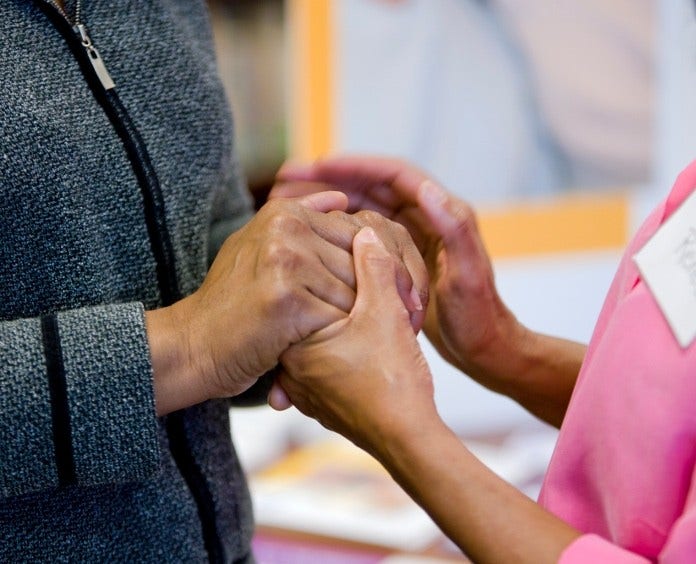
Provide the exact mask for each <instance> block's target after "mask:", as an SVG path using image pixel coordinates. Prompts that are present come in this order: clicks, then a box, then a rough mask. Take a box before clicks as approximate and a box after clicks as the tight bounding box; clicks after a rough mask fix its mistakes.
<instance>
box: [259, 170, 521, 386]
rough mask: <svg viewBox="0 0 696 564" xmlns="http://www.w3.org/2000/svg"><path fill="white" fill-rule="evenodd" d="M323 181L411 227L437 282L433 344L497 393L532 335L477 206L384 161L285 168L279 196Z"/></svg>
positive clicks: (351, 202)
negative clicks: (502, 285) (508, 291)
mask: <svg viewBox="0 0 696 564" xmlns="http://www.w3.org/2000/svg"><path fill="white" fill-rule="evenodd" d="M316 182H329V183H331V184H333V185H334V186H335V187H336V188H338V189H340V190H341V191H343V192H344V193H345V194H346V195H347V196H348V211H353V210H356V209H361V208H365V209H371V210H376V211H379V212H380V213H383V214H384V215H385V216H387V217H390V218H392V219H394V220H396V221H399V222H400V223H402V224H403V225H405V226H406V227H407V228H408V230H409V232H410V233H411V235H412V237H413V239H414V241H416V244H417V245H418V247H419V249H420V250H421V252H422V253H423V256H424V258H425V261H426V264H427V265H428V270H429V273H430V277H431V296H430V307H429V308H428V313H427V319H426V322H425V327H424V329H425V331H426V334H427V335H428V338H429V339H430V340H431V341H432V343H433V344H434V346H435V347H436V348H437V349H438V351H439V352H440V354H441V355H442V356H443V357H444V358H446V359H447V360H448V361H450V362H451V363H452V364H454V365H456V366H458V367H459V368H460V369H462V370H464V371H465V372H466V373H468V374H470V375H471V376H474V377H476V378H477V379H479V380H481V381H482V383H484V384H485V385H488V386H489V387H493V388H497V387H498V385H497V383H496V382H493V381H487V380H488V376H487V374H489V373H495V372H498V370H496V369H495V368H494V365H495V364H496V363H499V362H501V361H502V360H504V356H505V352H504V351H505V348H506V347H518V346H522V341H524V339H525V332H526V330H525V329H524V328H523V327H522V326H521V325H520V324H519V323H518V322H517V320H516V319H515V317H514V316H513V315H512V313H511V312H510V311H509V310H508V309H507V307H506V306H505V305H504V304H503V302H502V300H501V299H500V297H499V295H498V292H497V289H496V287H495V281H494V276H493V270H492V267H491V263H490V259H489V257H488V255H487V253H486V250H485V248H484V245H483V242H482V240H481V237H480V234H479V232H478V228H477V225H476V218H475V214H474V213H473V211H472V210H471V208H470V207H469V206H468V205H467V204H466V203H464V202H462V201H461V200H458V199H457V198H455V197H454V196H452V195H450V194H447V193H446V192H445V191H444V190H442V189H441V188H440V187H439V186H438V185H437V184H436V183H435V182H434V181H433V180H432V179H430V178H429V177H428V176H427V175H426V174H425V173H423V172H422V171H420V170H419V169H417V168H416V167H414V166H411V165H409V164H407V163H405V162H403V161H400V160H398V159H389V158H377V157H335V158H328V159H325V160H320V161H317V162H315V163H313V164H312V165H309V166H298V165H291V164H288V165H285V166H284V167H283V168H281V170H280V172H279V173H278V184H277V185H276V187H275V188H274V189H273V191H272V193H271V197H278V196H289V195H293V194H295V195H298V194H309V193H312V192H313V191H315V190H316V189H317V188H316V187H317V185H316V184H314V183H316ZM501 355H502V357H503V358H501Z"/></svg>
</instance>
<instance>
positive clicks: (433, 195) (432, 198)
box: [418, 180, 447, 207]
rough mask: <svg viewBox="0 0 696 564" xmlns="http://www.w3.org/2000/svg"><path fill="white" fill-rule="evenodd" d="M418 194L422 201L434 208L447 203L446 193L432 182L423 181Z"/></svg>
mask: <svg viewBox="0 0 696 564" xmlns="http://www.w3.org/2000/svg"><path fill="white" fill-rule="evenodd" d="M418 192H419V193H420V195H421V197H422V198H423V199H424V200H426V201H427V202H428V203H430V204H431V205H434V206H438V207H439V206H442V204H444V203H445V202H446V201H447V192H445V191H444V190H443V189H442V188H440V186H438V185H437V184H435V183H434V182H433V181H432V180H424V181H423V183H422V184H421V185H420V187H419V188H418Z"/></svg>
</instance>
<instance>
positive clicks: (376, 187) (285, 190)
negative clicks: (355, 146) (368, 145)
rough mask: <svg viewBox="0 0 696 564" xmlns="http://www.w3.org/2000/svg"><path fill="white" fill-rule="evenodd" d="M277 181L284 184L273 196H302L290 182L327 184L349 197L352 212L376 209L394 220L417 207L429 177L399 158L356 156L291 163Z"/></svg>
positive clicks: (275, 189) (278, 187)
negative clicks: (402, 209) (402, 210)
mask: <svg viewBox="0 0 696 564" xmlns="http://www.w3.org/2000/svg"><path fill="white" fill-rule="evenodd" d="M276 179H277V180H278V181H279V182H280V183H281V184H280V185H279V186H277V187H275V188H274V189H273V191H272V195H273V197H293V196H296V195H299V194H298V192H297V190H298V187H297V186H295V185H293V184H291V182H295V181H302V182H325V183H329V184H333V185H335V186H336V187H337V188H340V189H341V190H342V191H344V192H345V193H346V194H347V195H348V197H349V200H350V204H349V208H348V209H349V211H353V210H355V209H366V208H367V209H375V210H377V211H380V212H381V213H385V214H386V215H387V216H388V217H391V213H393V211H394V210H398V209H399V208H400V207H403V206H405V205H415V203H416V199H417V193H418V187H419V186H420V185H421V184H422V183H423V181H425V180H427V179H428V175H426V174H425V173H424V172H423V171H421V170H420V169H418V168H417V167H415V166H413V165H411V164H409V163H407V162H405V161H402V160H400V159H396V158H389V157H371V156H360V155H354V156H340V157H329V158H326V159H320V160H317V161H315V162H313V163H311V164H299V163H292V162H288V163H286V164H284V165H283V166H282V167H281V169H280V170H279V171H278V174H277V175H276ZM305 189H306V188H305ZM304 193H306V192H304Z"/></svg>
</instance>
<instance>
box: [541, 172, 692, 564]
mask: <svg viewBox="0 0 696 564" xmlns="http://www.w3.org/2000/svg"><path fill="white" fill-rule="evenodd" d="M695 187H696V161H694V162H693V163H692V164H691V165H690V166H689V167H688V168H687V169H686V170H685V171H684V172H683V173H682V174H681V175H680V176H679V178H678V179H677V182H676V184H675V186H674V188H673V190H672V192H671V193H670V195H669V197H668V198H667V200H666V201H665V202H663V203H662V204H661V205H660V206H659V207H658V208H657V209H656V210H655V211H654V212H653V213H652V214H651V215H650V217H649V218H648V219H647V220H646V222H645V223H644V224H643V226H642V227H641V229H640V230H639V232H638V233H637V234H636V236H635V238H634V240H633V241H632V242H631V244H630V245H629V247H628V249H627V251H626V254H625V255H624V257H623V259H622V261H621V264H620V266H619V270H618V273H617V275H616V277H615V279H614V281H613V283H612V286H611V288H610V290H609V293H608V295H607V298H606V301H605V303H604V307H603V308H602V312H601V314H600V316H599V320H598V322H597V326H596V328H595V332H594V335H593V336H592V340H591V342H590V346H589V348H588V351H587V356H586V358H585V361H584V363H583V366H582V369H581V371H580V375H579V378H578V383H577V385H576V388H575V390H574V392H573V397H572V399H571V402H570V405H569V407H568V412H567V414H566V418H565V420H564V422H563V425H562V427H561V432H560V435H559V439H558V444H557V446H556V450H555V452H554V454H553V457H552V459H551V463H550V465H549V470H548V473H547V476H546V479H545V481H544V485H543V488H542V491H541V494H540V497H539V502H540V503H541V504H542V505H543V506H544V507H546V508H547V509H548V510H549V511H551V512H552V513H554V514H556V515H558V516H559V517H561V518H562V519H564V520H565V521H567V522H568V523H570V524H571V525H573V526H575V527H576V528H577V529H579V530H580V531H582V532H583V533H586V534H585V535H583V536H582V537H580V538H579V539H578V540H577V541H576V542H574V543H573V544H571V545H570V546H569V547H568V548H567V549H566V551H565V552H564V553H563V556H562V558H561V562H563V563H576V562H577V563H580V562H582V563H585V562H603V563H604V562H606V563H613V562H616V563H623V562H626V563H629V562H631V563H632V562H645V561H655V560H659V561H660V562H680V563H681V562H696V487H694V486H695V484H696V476H695V475H694V463H695V460H696V343H694V344H692V345H691V346H689V347H688V348H687V349H682V348H681V347H680V346H679V344H678V343H677V341H676V340H675V338H674V336H673V334H672V331H671V329H670V328H669V326H668V325H667V322H666V320H665V318H664V317H663V315H662V313H661V311H660V309H659V308H658V306H657V303H656V302H655V300H654V299H653V297H652V294H651V293H650V291H649V290H648V289H647V287H646V286H645V284H644V283H643V282H642V280H641V278H640V276H639V273H638V270H637V268H636V266H635V264H634V263H633V261H632V257H633V255H634V254H635V252H636V251H637V250H638V249H640V248H641V247H642V246H643V245H644V244H645V242H646V241H647V240H648V239H649V238H650V236H651V235H652V234H653V233H654V232H655V231H656V230H657V229H658V228H659V226H660V225H661V224H662V223H663V222H664V220H665V219H666V218H667V217H669V216H670V215H671V213H672V212H673V211H674V210H675V209H676V208H677V207H678V206H679V204H681V202H682V201H683V200H684V199H685V198H686V197H687V196H688V195H689V194H690V193H691V192H692V191H693V190H694V188H695ZM694 223H695V224H696V218H694Z"/></svg>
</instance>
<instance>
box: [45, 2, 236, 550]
mask: <svg viewBox="0 0 696 564" xmlns="http://www.w3.org/2000/svg"><path fill="white" fill-rule="evenodd" d="M35 2H37V5H38V7H39V8H40V9H41V10H42V11H43V12H44V13H45V14H46V16H47V17H48V18H49V20H50V21H51V22H52V23H53V24H54V25H55V27H56V28H57V29H58V31H59V32H60V33H61V35H62V36H63V37H64V39H65V40H66V42H67V44H68V46H69V47H70V50H71V51H72V54H73V56H74V57H75V59H76V60H77V62H78V64H79V65H80V69H81V71H82V74H83V76H84V77H85V79H86V81H87V84H88V85H89V87H90V89H91V91H92V94H93V95H94V97H95V99H96V100H97V102H98V103H99V105H100V106H101V107H102V109H103V110H104V112H105V114H106V116H107V117H108V118H109V121H110V122H111V124H112V126H113V127H114V129H115V131H116V133H117V134H118V136H119V138H120V139H121V141H122V143H123V145H124V148H125V150H126V153H127V155H128V159H129V161H130V163H131V166H132V168H133V171H134V173H135V175H136V178H137V180H138V185H139V187H140V190H141V194H142V196H143V202H144V208H145V221H146V225H147V230H148V236H149V239H150V244H151V246H152V252H153V255H154V258H155V263H156V268H157V283H158V288H159V293H160V301H161V305H163V306H166V305H170V304H172V303H174V302H175V301H177V300H179V299H181V297H182V296H181V293H180V291H179V286H178V280H177V276H176V269H175V262H174V260H175V257H174V251H173V248H172V244H171V240H170V238H169V231H168V228H167V224H166V215H165V207H164V198H163V196H162V191H161V188H160V184H159V180H158V178H157V174H156V172H155V170H154V167H153V166H152V163H151V162H150V157H149V155H148V153H147V148H146V146H145V143H144V141H143V139H142V137H141V136H140V133H139V131H138V130H137V129H136V127H135V124H134V123H133V121H132V120H131V118H130V116H129V115H128V112H127V111H126V108H125V107H124V106H123V103H122V102H121V99H120V98H119V96H118V93H117V92H116V88H115V84H114V81H113V80H112V78H111V76H110V75H109V72H108V70H107V68H106V65H105V63H104V60H103V59H102V57H101V55H100V54H99V52H98V51H97V49H96V47H95V46H94V44H93V42H92V40H91V38H90V36H89V32H88V30H87V26H86V25H85V23H84V22H83V21H82V2H81V0H77V2H76V6H75V17H74V18H73V19H72V20H71V19H70V17H69V16H68V14H67V13H66V11H65V10H64V9H63V8H62V7H61V6H60V4H58V3H57V2H56V1H55V0H35ZM87 62H89V65H87V64H85V63H87ZM166 428H167V436H168V439H169V444H170V449H171V453H172V456H173V458H174V460H175V462H176V464H177V467H178V468H179V471H180V472H181V474H182V476H183V477H184V479H185V481H186V483H187V485H188V487H189V489H190V491H191V494H192V496H193V499H194V501H195V503H196V507H197V510H198V516H199V518H200V521H201V529H202V535H203V541H204V545H205V549H206V551H207V554H208V559H209V561H210V562H215V563H217V562H223V561H224V551H223V549H222V542H221V539H220V537H219V535H218V533H217V528H216V526H215V522H216V519H215V506H214V502H213V497H212V493H211V491H210V489H209V487H208V484H207V482H206V479H205V476H204V475H203V472H202V471H201V468H200V466H199V465H198V463H197V462H196V460H195V457H194V456H193V451H192V448H191V445H190V443H189V439H188V436H187V434H186V429H185V412H184V411H183V410H182V411H177V412H175V413H171V414H169V415H168V416H167V417H166Z"/></svg>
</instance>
